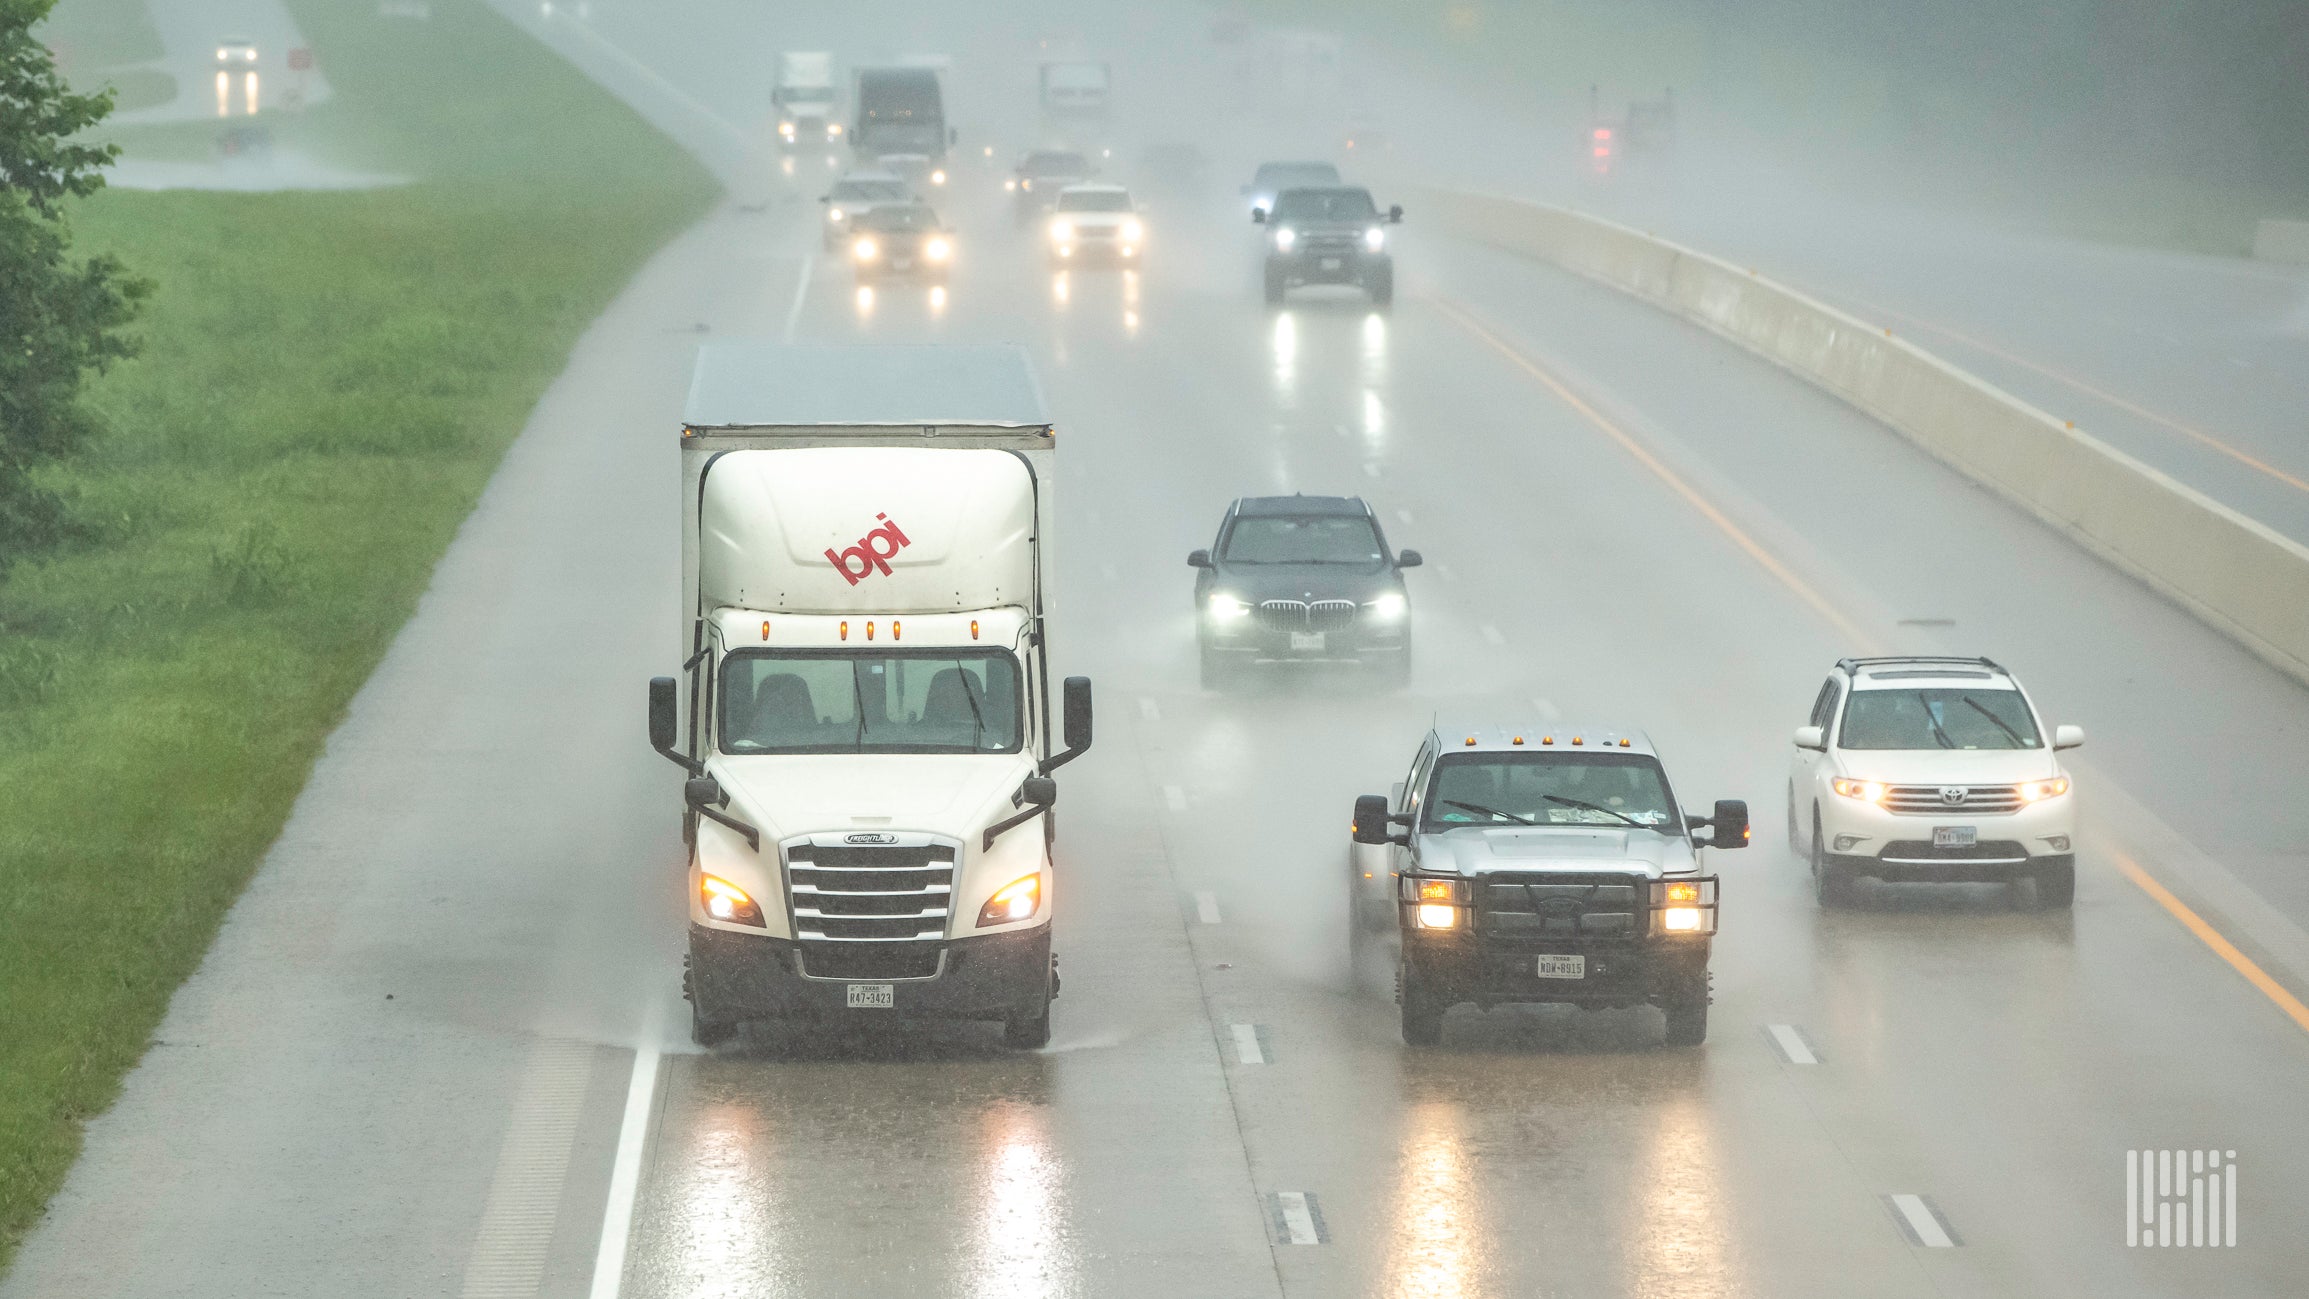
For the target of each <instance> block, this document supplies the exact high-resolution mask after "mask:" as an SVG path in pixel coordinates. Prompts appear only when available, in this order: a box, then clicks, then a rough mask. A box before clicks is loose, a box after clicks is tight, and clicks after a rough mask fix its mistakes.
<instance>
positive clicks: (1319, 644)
mask: <svg viewBox="0 0 2309 1299" xmlns="http://www.w3.org/2000/svg"><path fill="white" fill-rule="evenodd" d="M1291 650H1292V652H1293V653H1300V654H1308V653H1312V654H1320V653H1322V652H1323V633H1322V632H1319V631H1295V632H1292V633H1291Z"/></svg>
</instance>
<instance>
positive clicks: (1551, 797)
mask: <svg viewBox="0 0 2309 1299" xmlns="http://www.w3.org/2000/svg"><path fill="white" fill-rule="evenodd" d="M1540 797H1541V798H1544V799H1546V800H1547V801H1548V802H1550V803H1561V804H1563V805H1564V806H1565V807H1576V808H1579V809H1581V810H1583V811H1588V812H1601V813H1603V814H1604V815H1605V816H1609V817H1616V818H1618V819H1619V820H1622V821H1625V822H1627V823H1628V824H1629V825H1632V826H1634V827H1635V828H1636V829H1638V830H1649V829H1651V828H1652V827H1650V826H1648V825H1645V824H1644V823H1643V822H1641V821H1638V820H1636V819H1635V818H1634V817H1632V816H1629V815H1627V814H1626V813H1624V812H1614V811H1612V810H1611V809H1610V808H1608V807H1601V806H1598V805H1597V804H1594V803H1590V802H1588V801H1587V800H1585V799H1579V798H1565V797H1564V796H1563V795H1561V794H1542V795H1540Z"/></svg>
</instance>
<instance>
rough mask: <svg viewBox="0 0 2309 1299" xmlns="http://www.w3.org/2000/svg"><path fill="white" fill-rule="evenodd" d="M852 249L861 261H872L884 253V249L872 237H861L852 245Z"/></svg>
mask: <svg viewBox="0 0 2309 1299" xmlns="http://www.w3.org/2000/svg"><path fill="white" fill-rule="evenodd" d="M850 251H851V253H852V254H854V255H855V256H856V257H857V259H858V260H859V261H862V262H870V261H873V260H874V259H875V258H876V257H879V256H881V255H882V250H881V248H880V247H878V246H877V245H876V244H875V243H874V241H873V240H871V239H860V240H859V241H858V242H856V243H854V244H852V245H850Z"/></svg>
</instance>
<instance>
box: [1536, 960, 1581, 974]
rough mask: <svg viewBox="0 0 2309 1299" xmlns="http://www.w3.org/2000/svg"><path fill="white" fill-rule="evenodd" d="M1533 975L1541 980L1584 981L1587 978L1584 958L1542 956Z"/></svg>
mask: <svg viewBox="0 0 2309 1299" xmlns="http://www.w3.org/2000/svg"><path fill="white" fill-rule="evenodd" d="M1533 973H1535V974H1537V975H1539V977H1540V978H1543V979H1584V978H1586V977H1587V958H1586V957H1585V956H1542V957H1540V958H1539V968H1538V969H1537V970H1535V971H1533Z"/></svg>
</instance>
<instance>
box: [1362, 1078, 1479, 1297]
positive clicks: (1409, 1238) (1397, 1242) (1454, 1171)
mask: <svg viewBox="0 0 2309 1299" xmlns="http://www.w3.org/2000/svg"><path fill="white" fill-rule="evenodd" d="M1408 1120H1409V1122H1408V1128H1407V1130H1406V1133H1405V1138H1404V1142H1403V1154H1402V1159H1401V1162H1400V1164H1399V1165H1398V1172H1397V1176H1396V1182H1395V1207H1394V1211H1393V1212H1392V1213H1391V1214H1390V1215H1389V1216H1390V1217H1391V1218H1392V1219H1393V1220H1394V1224H1395V1230H1394V1235H1393V1238H1392V1243H1391V1245H1390V1246H1389V1249H1388V1255H1387V1262H1386V1265H1385V1270H1384V1272H1383V1273H1382V1276H1383V1278H1384V1280H1383V1284H1382V1289H1381V1293H1383V1294H1387V1295H1391V1296H1396V1297H1397V1299H1459V1297H1460V1296H1463V1295H1469V1294H1474V1293H1476V1292H1477V1291H1476V1287H1475V1284H1474V1282H1475V1272H1476V1264H1477V1260H1476V1258H1475V1256H1474V1251H1473V1249H1472V1248H1471V1245H1470V1242H1475V1241H1482V1240H1486V1239H1489V1238H1490V1235H1491V1233H1490V1231H1489V1230H1488V1229H1487V1228H1485V1226H1484V1225H1483V1223H1482V1202H1481V1200H1480V1199H1479V1197H1478V1196H1477V1194H1476V1190H1475V1178H1474V1170H1473V1169H1472V1168H1471V1167H1470V1166H1469V1165H1470V1159H1469V1155H1468V1150H1467V1134H1466V1131H1465V1125H1466V1121H1467V1120H1466V1115H1465V1113H1464V1112H1463V1111H1462V1110H1461V1108H1460V1106H1459V1105H1457V1104H1455V1103H1448V1102H1435V1101H1430V1102H1427V1103H1425V1104H1421V1105H1418V1106H1415V1107H1413V1108H1412V1110H1411V1112H1410V1114H1409V1115H1408Z"/></svg>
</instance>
